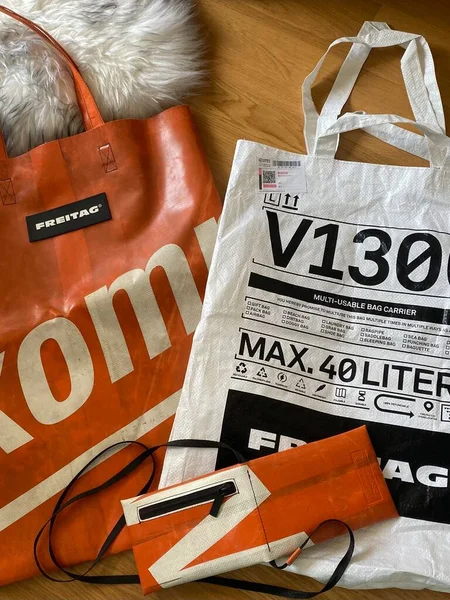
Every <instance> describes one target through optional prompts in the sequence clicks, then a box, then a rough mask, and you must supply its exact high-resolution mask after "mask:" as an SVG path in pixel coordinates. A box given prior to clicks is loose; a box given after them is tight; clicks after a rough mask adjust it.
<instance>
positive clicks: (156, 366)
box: [0, 8, 220, 583]
mask: <svg viewBox="0 0 450 600" xmlns="http://www.w3.org/2000/svg"><path fill="white" fill-rule="evenodd" d="M0 10H1V12H5V13H7V14H9V15H10V16H14V17H15V18H18V19H19V20H21V21H22V22H23V23H25V24H26V25H28V26H29V27H31V28H32V29H34V30H35V31H36V32H37V33H38V34H40V35H41V36H43V37H44V38H45V39H47V41H48V42H49V43H50V44H51V45H52V46H53V47H54V48H56V49H57V50H58V51H59V53H60V54H61V55H62V56H63V57H65V59H66V60H67V62H68V65H69V67H70V69H71V71H72V74H73V76H74V82H75V88H76V92H77V97H78V100H79V104H80V108H81V111H82V115H83V118H84V123H85V127H86V132H84V133H82V134H80V135H76V136H74V137H71V138H66V139H63V140H59V141H54V142H49V143H47V144H44V145H42V146H39V147H38V148H35V149H33V150H31V151H30V152H28V153H26V154H24V155H22V156H19V157H17V158H11V159H9V158H8V157H7V155H6V151H5V150H4V144H3V145H2V147H1V150H0V196H1V203H0V213H1V215H0V248H1V252H0V276H1V281H2V288H1V289H2V294H1V298H0V472H1V474H2V477H1V480H0V549H1V552H0V583H7V582H9V581H13V580H17V579H20V578H24V577H29V576H31V575H33V574H34V573H35V566H34V561H33V557H32V545H33V539H34V536H35V534H36V532H37V530H38V529H39V527H40V526H41V524H42V523H43V522H45V520H46V519H47V518H48V516H49V514H50V512H51V507H52V505H53V503H54V501H52V498H53V497H54V496H55V494H57V493H58V492H60V491H61V490H62V489H63V488H64V487H65V486H66V485H67V483H68V482H69V480H70V479H71V478H72V476H73V473H74V472H75V471H77V470H78V469H79V468H80V467H81V466H84V464H85V463H86V462H87V460H89V458H90V457H92V456H93V455H95V454H97V453H98V452H99V451H101V450H102V449H103V448H105V447H107V446H109V445H111V444H113V443H114V442H118V441H121V440H123V439H143V440H144V441H146V442H147V443H148V444H152V445H154V444H160V443H162V442H164V441H166V440H167V439H168V436H169V431H170V428H171V424H172V417H173V415H174V413H175V410H176V406H177V402H178V392H179V390H180V388H181V386H182V383H183V378H184V373H185V369H186V365H187V359H188V355H189V350H190V346H191V340H192V333H193V331H194V329H195V327H196V325H197V322H198V320H199V317H200V311H201V304H202V299H203V292H204V288H205V285H206V278H207V274H208V265H209V258H210V255H211V252H212V247H213V244H214V240H215V234H216V220H217V218H218V216H219V213H220V203H219V200H218V197H217V193H216V191H215V188H214V184H213V182H212V179H211V174H210V172H209V169H208V166H207V164H206V161H205V158H204V155H203V152H202V149H201V147H200V144H199V140H198V137H197V134H196V132H195V128H194V126H193V122H192V118H191V115H190V112H189V110H188V109H187V108H186V107H181V106H180V107H176V108H172V109H169V110H167V111H165V112H163V113H162V114H160V115H158V116H156V117H153V118H151V119H148V120H122V121H115V122H111V123H104V122H103V120H102V118H101V115H100V113H99V111H98V108H97V106H96V104H95V101H94V99H93V97H92V95H91V93H90V92H89V90H88V89H87V87H86V84H85V83H84V81H83V79H82V78H81V75H80V73H79V71H78V69H77V67H76V65H75V64H74V63H73V61H72V60H71V58H70V57H69V56H68V55H67V53H66V52H65V51H64V50H63V49H62V48H61V46H59V44H58V43H57V42H56V41H55V40H53V39H51V38H50V37H49V36H48V35H47V34H45V32H43V31H42V30H41V29H40V28H39V27H38V26H36V25H33V24H32V23H30V22H28V21H26V20H25V19H23V18H22V17H19V16H18V15H15V14H14V13H12V12H11V11H9V10H8V9H4V8H0ZM129 452H132V450H130V449H126V450H121V451H120V452H118V453H117V454H115V455H113V456H110V457H109V458H108V459H107V460H105V461H104V462H103V463H102V464H101V465H99V466H98V467H96V468H95V469H93V470H92V471H90V472H89V473H88V474H87V475H86V477H85V483H86V485H88V486H89V485H92V484H93V483H94V484H95V483H96V482H99V481H101V480H103V478H105V477H106V476H108V475H109V474H111V473H112V472H116V471H117V470H118V468H120V467H121V465H122V464H124V462H126V461H127V459H128V460H129V458H130V455H129V454H128V453H129ZM144 481H145V473H143V472H141V473H137V474H136V475H135V476H133V477H132V478H131V480H129V481H127V483H126V484H125V485H124V486H122V485H120V484H119V485H117V486H115V489H114V490H113V491H112V492H109V491H108V493H107V494H105V495H104V497H103V498H102V500H101V502H100V503H97V502H96V503H95V504H94V505H92V506H89V502H87V503H86V515H85V516H83V517H82V520H83V521H84V522H83V523H82V524H81V525H80V521H78V525H77V526H76V527H75V526H73V527H69V528H67V530H66V531H65V532H64V535H62V536H61V538H60V539H58V544H57V550H58V555H59V557H60V559H61V561H62V562H64V563H66V564H71V563H72V564H73V563H76V562H80V561H84V560H88V559H92V558H93V557H94V556H95V554H96V552H97V551H98V549H99V547H100V545H101V542H102V540H103V539H104V534H105V532H106V531H108V530H110V529H111V527H112V526H113V525H114V523H115V521H117V519H118V518H119V516H120V512H121V509H120V503H119V499H120V498H124V497H127V496H130V495H131V494H133V493H134V494H135V493H137V492H138V491H139V489H140V488H141V487H142V485H143V483H144ZM103 502H104V505H105V507H107V510H105V512H103V510H102V503H103ZM114 506H116V509H117V510H116V511H114V510H111V507H114ZM94 524H95V526H93V525H94ZM86 531H89V535H87V534H86ZM129 545H130V542H129V539H128V536H127V534H126V533H125V534H124V535H121V536H120V537H119V538H118V540H117V541H116V542H115V544H114V547H113V551H114V552H118V551H120V550H123V549H125V548H127V547H129ZM11 556H14V561H11Z"/></svg>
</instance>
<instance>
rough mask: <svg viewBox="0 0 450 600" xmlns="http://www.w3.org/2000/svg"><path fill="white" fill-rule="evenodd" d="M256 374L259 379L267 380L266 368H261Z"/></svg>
mask: <svg viewBox="0 0 450 600" xmlns="http://www.w3.org/2000/svg"><path fill="white" fill-rule="evenodd" d="M256 374H257V375H258V377H264V379H267V373H266V370H265V368H264V367H261V368H260V370H259V371H258V372H257V373H256Z"/></svg>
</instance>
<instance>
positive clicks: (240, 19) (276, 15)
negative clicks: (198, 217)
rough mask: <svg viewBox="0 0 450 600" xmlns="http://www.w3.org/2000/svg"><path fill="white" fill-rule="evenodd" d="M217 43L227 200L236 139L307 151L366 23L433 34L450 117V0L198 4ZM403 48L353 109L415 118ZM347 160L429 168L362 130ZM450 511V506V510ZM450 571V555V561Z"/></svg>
mask: <svg viewBox="0 0 450 600" xmlns="http://www.w3.org/2000/svg"><path fill="white" fill-rule="evenodd" d="M198 5H199V12H200V18H201V20H202V22H203V24H204V28H205V31H206V32H207V35H208V38H209V43H210V56H211V72H212V77H211V84H210V87H209V89H208V90H207V91H206V93H205V94H204V95H203V96H201V97H199V98H196V99H195V100H194V101H193V102H192V105H193V109H194V113H195V116H196V119H197V122H198V124H199V127H200V130H201V134H202V136H203V142H204V145H205V148H206V151H207V153H208V157H209V160H210V164H211V168H212V170H213V173H214V176H215V178H216V182H217V186H218V188H219V191H220V193H221V194H222V195H223V194H224V192H225V188H226V183H227V179H228V175H229V172H230V167H231V162H232V157H233V152H234V147H235V144H236V140H237V139H239V138H246V139H249V140H254V141H257V142H262V143H265V144H269V145H273V146H277V147H279V148H284V149H286V150H290V151H294V152H305V144H304V140H303V134H302V126H303V123H302V122H303V117H302V111H301V101H300V87H301V83H302V81H303V79H304V78H305V76H306V75H307V74H308V73H309V72H310V71H311V70H312V69H313V67H314V65H315V64H316V62H317V61H318V59H319V58H320V56H321V55H322V53H323V52H324V51H325V49H326V47H327V46H328V44H329V43H330V42H331V41H332V40H334V39H335V38H338V37H340V36H348V35H355V34H356V33H357V31H358V29H359V27H360V26H361V24H362V23H363V21H365V20H376V21H386V22H387V23H389V25H390V26H391V27H392V28H394V29H401V30H403V31H411V32H416V33H421V34H423V35H424V36H425V37H426V38H427V39H428V41H429V43H430V44H431V47H432V51H433V53H434V56H435V60H436V71H437V76H438V81H439V83H440V87H441V92H442V97H443V102H444V106H445V110H446V113H447V115H448V116H449V117H450V110H449V105H450V3H449V2H447V0H426V1H425V0H383V1H375V0H278V1H277V0H198ZM344 53H345V50H344V49H343V48H341V49H339V50H336V51H335V52H334V53H333V55H332V56H331V57H330V59H329V60H327V61H326V63H325V65H324V71H323V76H322V77H320V78H319V80H318V85H317V86H316V97H317V99H318V101H319V102H320V101H323V99H324V98H325V95H326V92H327V90H328V89H329V87H330V84H331V81H332V77H333V75H334V74H335V73H336V69H337V68H338V66H339V64H340V61H341V60H342V57H343V56H344ZM400 56H401V51H400V49H398V48H397V49H388V50H382V51H381V50H377V51H374V52H372V54H371V56H370V57H369V60H368V61H367V65H366V68H365V69H364V71H363V73H362V76H361V77H360V79H359V81H358V84H357V86H356V89H355V93H354V94H353V96H352V99H351V102H350V104H349V109H350V110H357V109H362V110H365V111H367V112H381V113H391V112H392V113H397V114H400V115H403V116H407V117H411V116H412V113H411V109H410V107H409V105H408V101H407V96H406V93H405V90H404V88H403V85H402V84H401V79H400V68H399V58H400ZM338 157H339V158H343V159H349V158H351V159H353V160H362V161H367V162H377V163H391V164H405V165H406V164H408V165H420V164H423V163H422V162H421V161H420V160H419V159H415V158H412V157H410V156H408V155H405V154H403V153H402V152H400V151H394V150H393V149H390V148H389V147H388V146H386V145H384V144H383V143H382V142H378V141H377V140H374V139H372V138H369V136H366V135H365V134H362V133H358V132H355V133H352V134H348V135H346V136H343V138H342V141H341V146H340V148H339V151H338ZM449 510H450V509H449ZM449 569H450V557H449ZM107 571H108V572H115V573H126V572H132V571H133V561H132V558H131V555H130V554H129V553H127V554H125V555H122V556H119V557H112V558H110V559H108V560H106V561H105V563H104V565H102V567H101V568H100V572H107ZM240 575H241V576H243V577H247V578H249V579H252V580H259V581H265V582H271V583H274V584H278V585H280V584H281V585H283V584H284V585H289V586H294V587H297V588H298V589H308V590H316V589H318V587H319V586H318V585H317V584H316V583H314V582H312V581H310V580H307V579H305V578H301V577H294V576H292V575H289V574H285V573H280V572H276V571H275V570H273V569H269V568H267V567H261V566H260V567H254V568H252V569H247V570H245V571H242V572H241V573H240ZM140 597H141V592H140V589H139V588H138V586H127V587H121V588H110V587H95V586H89V587H87V586H83V585H82V584H66V585H56V584H52V583H50V582H47V581H45V580H42V579H36V580H33V581H26V582H22V583H19V584H16V585H12V586H8V587H4V588H2V589H0V600H36V599H41V598H42V599H43V600H44V599H45V600H60V599H64V600H71V599H73V600H75V599H78V598H83V599H84V600H94V599H95V600H106V599H108V600H116V599H117V600H118V599H121V600H122V599H132V598H140ZM153 598H154V599H155V600H181V599H183V600H191V599H192V600H194V599H195V600H197V599H201V598H208V599H210V600H225V599H226V598H227V599H232V598H235V599H238V598H242V599H244V598H247V599H254V600H257V599H258V598H261V595H257V594H251V593H248V592H238V591H236V592H232V591H228V590H227V589H226V588H217V587H213V586H206V585H205V584H190V585H187V586H183V587H179V588H173V589H172V590H167V591H164V592H161V593H158V594H155V595H153ZM327 598H328V599H329V600H356V599H359V600H380V599H389V600H438V599H439V598H441V599H442V600H443V598H444V596H443V595H442V594H439V593H436V592H430V591H422V592H421V591H399V590H382V591H347V590H344V589H336V590H333V591H332V592H330V593H329V594H328V595H327Z"/></svg>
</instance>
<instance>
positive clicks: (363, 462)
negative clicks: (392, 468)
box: [350, 448, 383, 506]
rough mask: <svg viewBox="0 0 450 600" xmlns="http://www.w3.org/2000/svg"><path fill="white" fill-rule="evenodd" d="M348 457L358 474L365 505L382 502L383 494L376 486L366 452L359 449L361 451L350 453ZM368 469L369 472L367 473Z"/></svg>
mask: <svg viewBox="0 0 450 600" xmlns="http://www.w3.org/2000/svg"><path fill="white" fill-rule="evenodd" d="M350 456H351V457H352V461H353V464H354V465H355V469H356V471H357V473H358V477H359V481H360V482H361V486H362V489H363V492H364V495H365V497H366V500H367V504H368V505H369V506H370V505H371V504H378V503H379V502H382V501H383V494H382V493H381V490H380V488H379V486H378V483H377V480H376V478H375V473H374V472H373V469H372V465H371V463H370V460H369V456H368V455H367V452H366V451H365V450H364V449H363V448H361V450H355V451H354V452H352V453H351V455H350ZM368 469H369V470H370V471H369V472H368ZM369 473H370V474H369Z"/></svg>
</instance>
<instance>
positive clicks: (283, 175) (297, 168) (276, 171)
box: [258, 158, 306, 194]
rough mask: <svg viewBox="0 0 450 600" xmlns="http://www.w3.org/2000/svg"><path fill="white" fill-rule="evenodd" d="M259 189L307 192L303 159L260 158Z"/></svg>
mask: <svg viewBox="0 0 450 600" xmlns="http://www.w3.org/2000/svg"><path fill="white" fill-rule="evenodd" d="M258 191H260V192H294V193H295V194H301V193H304V192H306V179H305V169H304V167H303V165H302V161H301V160H279V159H270V158H260V159H258Z"/></svg>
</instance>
